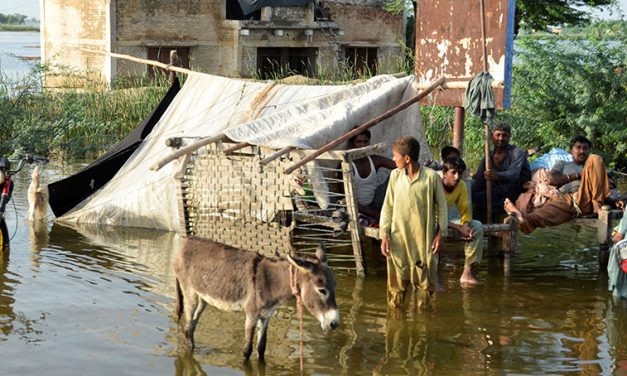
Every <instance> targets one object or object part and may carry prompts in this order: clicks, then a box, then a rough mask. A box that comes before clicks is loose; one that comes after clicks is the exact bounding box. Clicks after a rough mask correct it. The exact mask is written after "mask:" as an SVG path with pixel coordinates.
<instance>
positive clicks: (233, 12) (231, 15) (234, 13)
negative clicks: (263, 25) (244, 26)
mask: <svg viewBox="0 0 627 376" xmlns="http://www.w3.org/2000/svg"><path fill="white" fill-rule="evenodd" d="M226 19H227V20H256V21H259V20H260V19H261V9H257V10H256V11H254V12H252V13H251V14H248V15H245V14H244V12H243V11H242V7H241V5H239V1H238V0H226Z"/></svg>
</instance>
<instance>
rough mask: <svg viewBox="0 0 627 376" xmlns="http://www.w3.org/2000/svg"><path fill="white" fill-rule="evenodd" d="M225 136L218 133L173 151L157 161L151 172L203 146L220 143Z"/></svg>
mask: <svg viewBox="0 0 627 376" xmlns="http://www.w3.org/2000/svg"><path fill="white" fill-rule="evenodd" d="M225 138H226V136H225V135H224V133H220V134H219V135H217V136H212V137H205V138H202V139H200V140H198V141H195V142H193V143H191V144H189V145H187V146H184V147H182V148H180V149H179V150H177V151H175V152H174V153H172V154H170V155H167V156H165V157H163V158H161V159H160V160H158V161H157V162H156V163H155V164H154V165H152V167H150V169H151V170H153V171H159V170H160V169H161V167H163V166H165V165H167V164H168V163H170V162H172V161H173V160H175V159H178V158H179V157H180V156H182V155H184V154H191V153H193V152H194V151H196V150H198V149H200V148H201V147H203V146H205V145H209V144H213V143H215V142H218V141H221V140H223V139H225Z"/></svg>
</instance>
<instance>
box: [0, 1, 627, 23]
mask: <svg viewBox="0 0 627 376" xmlns="http://www.w3.org/2000/svg"><path fill="white" fill-rule="evenodd" d="M39 1H40V0H0V13H4V14H13V13H19V14H24V15H27V16H28V17H35V18H39ZM618 3H619V5H618V6H619V8H620V12H614V13H613V14H609V13H608V12H602V13H598V12H597V14H596V15H597V16H598V17H599V18H604V19H618V18H620V14H619V13H622V14H623V16H624V17H626V18H627V0H619V2H618Z"/></svg>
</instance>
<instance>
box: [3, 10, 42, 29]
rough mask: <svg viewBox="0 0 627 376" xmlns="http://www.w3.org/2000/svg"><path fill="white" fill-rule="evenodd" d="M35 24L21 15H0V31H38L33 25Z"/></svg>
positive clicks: (34, 21)
mask: <svg viewBox="0 0 627 376" xmlns="http://www.w3.org/2000/svg"><path fill="white" fill-rule="evenodd" d="M36 22H38V21H37V20H35V19H30V20H29V19H28V16H25V15H23V14H4V13H0V31H39V27H37V26H34V25H33V23H36ZM29 23H30V24H29Z"/></svg>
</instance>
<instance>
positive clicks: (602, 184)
mask: <svg viewBox="0 0 627 376" xmlns="http://www.w3.org/2000/svg"><path fill="white" fill-rule="evenodd" d="M590 148H592V143H591V142H590V140H588V139H587V138H586V137H584V136H576V137H573V139H572V140H571V142H570V154H571V155H572V157H573V161H572V162H563V161H562V162H558V163H556V164H555V165H554V166H553V168H552V169H551V171H550V172H549V182H550V183H551V184H552V185H555V186H556V187H558V188H559V191H560V194H558V195H556V196H551V198H550V199H549V200H548V201H547V202H545V203H544V205H542V206H541V207H539V208H535V209H533V210H532V211H530V212H529V213H522V212H521V211H520V210H518V209H517V208H516V206H514V204H513V203H512V202H511V201H510V200H509V199H505V210H507V212H508V213H513V214H515V215H516V218H517V219H518V222H519V223H518V226H519V228H520V229H521V230H522V232H524V233H525V234H529V233H531V232H532V231H533V230H535V229H536V227H545V226H557V225H559V224H562V223H565V222H568V221H569V220H571V219H573V218H575V217H577V215H587V214H592V213H598V211H599V210H600V209H601V206H602V205H603V204H604V202H605V200H606V199H607V198H608V197H609V194H610V185H609V181H608V178H607V173H606V171H605V166H604V165H603V158H601V157H600V156H598V155H594V154H592V155H591V154H590Z"/></svg>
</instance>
